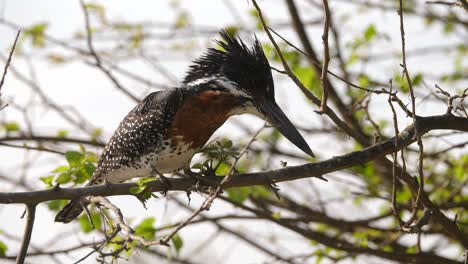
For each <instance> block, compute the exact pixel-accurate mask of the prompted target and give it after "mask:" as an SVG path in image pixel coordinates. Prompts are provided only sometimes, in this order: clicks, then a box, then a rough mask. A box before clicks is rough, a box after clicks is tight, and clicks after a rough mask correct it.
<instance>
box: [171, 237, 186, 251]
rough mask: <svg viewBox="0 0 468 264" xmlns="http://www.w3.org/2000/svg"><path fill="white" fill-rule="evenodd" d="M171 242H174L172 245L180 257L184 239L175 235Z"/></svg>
mask: <svg viewBox="0 0 468 264" xmlns="http://www.w3.org/2000/svg"><path fill="white" fill-rule="evenodd" d="M171 241H172V245H174V248H175V250H176V253H177V255H179V252H180V249H181V248H182V246H183V245H184V241H183V240H182V238H181V237H180V236H179V235H178V234H175V235H174V236H173V237H172V238H171Z"/></svg>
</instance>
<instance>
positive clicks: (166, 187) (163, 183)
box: [158, 175, 172, 196]
mask: <svg viewBox="0 0 468 264" xmlns="http://www.w3.org/2000/svg"><path fill="white" fill-rule="evenodd" d="M158 181H159V182H160V183H161V187H162V190H161V192H160V193H161V194H162V195H163V196H166V195H167V192H168V191H169V190H170V189H171V188H172V184H171V182H170V181H169V179H168V178H166V177H164V176H163V175H159V178H158Z"/></svg>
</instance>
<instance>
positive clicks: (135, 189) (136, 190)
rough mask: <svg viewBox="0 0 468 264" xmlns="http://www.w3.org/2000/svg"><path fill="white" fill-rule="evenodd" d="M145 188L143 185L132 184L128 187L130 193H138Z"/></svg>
mask: <svg viewBox="0 0 468 264" xmlns="http://www.w3.org/2000/svg"><path fill="white" fill-rule="evenodd" d="M145 189H146V187H144V186H134V187H131V188H130V189H129V191H130V193H131V194H140V193H141V192H143V191H144V190H145Z"/></svg>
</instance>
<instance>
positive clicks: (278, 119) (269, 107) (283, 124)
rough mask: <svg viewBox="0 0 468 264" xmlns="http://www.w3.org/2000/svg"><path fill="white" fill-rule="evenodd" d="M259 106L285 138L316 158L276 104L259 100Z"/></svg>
mask: <svg viewBox="0 0 468 264" xmlns="http://www.w3.org/2000/svg"><path fill="white" fill-rule="evenodd" d="M257 104H258V107H259V108H260V111H261V112H262V113H263V114H264V115H265V116H266V117H267V118H268V121H269V122H270V123H271V124H272V125H273V126H275V127H276V129H278V131H279V132H280V133H281V134H283V136H285V137H286V138H287V139H289V141H291V143H293V144H294V145H296V146H297V147H298V148H300V149H301V150H302V151H304V152H305V153H307V154H308V155H310V156H311V157H315V155H314V153H313V152H312V150H311V149H310V147H309V145H307V142H306V141H305V140H304V138H303V137H302V136H301V134H299V131H297V129H296V128H295V127H294V125H293V124H292V123H291V121H289V119H288V117H287V116H286V115H285V114H284V113H283V111H282V110H281V108H279V106H278V105H277V104H276V102H274V101H269V100H267V99H263V100H259V102H257Z"/></svg>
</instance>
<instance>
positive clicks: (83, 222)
mask: <svg viewBox="0 0 468 264" xmlns="http://www.w3.org/2000/svg"><path fill="white" fill-rule="evenodd" d="M90 216H91V220H92V221H93V224H94V227H95V228H96V229H99V228H100V227H101V216H100V215H99V213H97V212H90ZM79 222H80V226H81V230H83V233H89V232H91V231H93V230H94V229H93V225H92V224H91V222H90V221H89V218H88V215H87V214H83V215H81V216H80V218H79Z"/></svg>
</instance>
